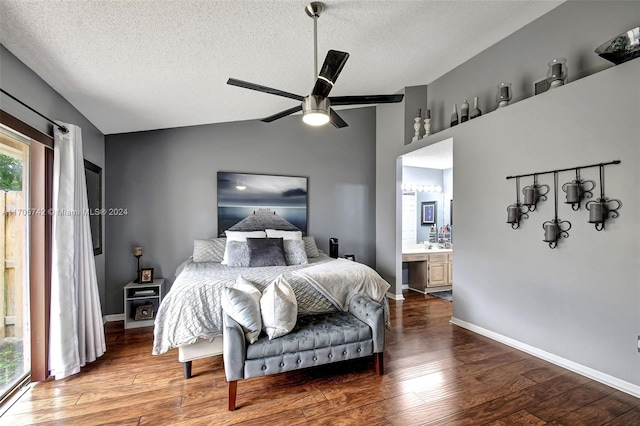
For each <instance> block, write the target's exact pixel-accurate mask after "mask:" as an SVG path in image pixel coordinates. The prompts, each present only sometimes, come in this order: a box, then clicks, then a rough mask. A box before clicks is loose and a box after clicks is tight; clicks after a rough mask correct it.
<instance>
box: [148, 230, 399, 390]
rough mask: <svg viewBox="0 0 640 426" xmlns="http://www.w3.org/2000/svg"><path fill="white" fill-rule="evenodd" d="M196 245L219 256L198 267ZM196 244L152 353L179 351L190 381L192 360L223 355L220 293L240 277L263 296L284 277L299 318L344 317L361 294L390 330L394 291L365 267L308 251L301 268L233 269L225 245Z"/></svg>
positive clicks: (163, 310)
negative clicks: (376, 306)
mask: <svg viewBox="0 0 640 426" xmlns="http://www.w3.org/2000/svg"><path fill="white" fill-rule="evenodd" d="M312 238H313V237H305V247H309V246H315V241H313V239H312ZM197 241H208V242H211V241H215V244H214V245H217V249H216V250H217V253H216V254H214V255H210V256H209V257H206V256H205V258H204V260H205V261H198V260H203V258H202V256H196V252H197ZM197 241H196V242H195V243H194V256H193V257H192V258H191V259H189V260H187V261H185V262H184V263H183V264H182V265H181V266H180V267H179V270H178V271H177V277H176V280H175V282H174V283H173V285H172V287H171V290H170V291H169V292H168V293H167V295H166V296H165V297H164V299H163V301H162V304H161V305H160V308H159V309H158V312H157V315H156V319H155V329H154V344H153V351H152V353H153V354H154V355H159V354H162V353H165V352H167V351H169V350H170V349H174V348H178V349H179V360H180V362H182V363H183V367H184V375H185V377H186V378H188V377H190V376H191V361H192V360H194V359H197V358H203V357H208V356H214V355H220V354H221V353H222V341H221V337H222V329H223V325H222V309H221V298H220V290H221V289H222V288H223V287H224V286H230V285H233V283H234V282H235V281H236V279H237V278H238V277H239V276H241V277H242V278H244V279H246V280H248V281H250V282H251V283H252V284H253V285H255V287H256V288H257V289H258V290H260V291H262V290H264V288H266V287H267V286H268V285H269V284H270V283H271V282H272V281H273V280H274V279H275V278H276V277H278V276H280V275H282V276H283V277H284V278H285V279H286V280H287V281H288V282H289V284H290V285H291V287H292V288H293V290H294V293H295V297H296V300H297V303H298V316H303V315H313V314H319V313H327V312H335V311H346V310H348V303H349V301H350V299H351V297H353V296H354V295H355V294H363V295H365V296H367V297H369V298H370V299H372V300H375V301H377V302H380V303H382V304H383V305H384V306H385V318H386V322H387V324H388V301H387V299H386V296H385V294H386V292H387V290H388V289H389V287H390V285H389V284H388V283H387V282H386V281H385V280H384V279H382V278H381V277H380V275H378V274H377V272H375V271H374V270H373V269H371V268H370V267H368V266H366V265H364V264H361V263H357V262H353V261H351V260H346V259H333V258H330V257H329V256H327V255H326V254H324V253H322V252H321V251H318V250H317V248H315V253H313V251H314V250H313V247H311V249H310V250H306V251H305V253H309V252H311V255H310V256H307V259H306V262H304V263H301V264H290V265H287V266H258V267H247V266H230V265H229V264H227V265H225V264H223V263H222V262H221V261H219V260H221V259H220V258H221V256H220V254H221V251H222V246H223V245H224V247H225V249H226V250H228V247H227V243H226V241H225V239H222V238H218V239H212V240H197ZM311 243H312V244H311ZM232 244H233V243H231V242H230V243H229V244H228V245H229V246H231V245H232ZM214 251H215V250H214ZM307 262H308V263H307ZM288 263H289V262H288ZM293 263H296V262H293Z"/></svg>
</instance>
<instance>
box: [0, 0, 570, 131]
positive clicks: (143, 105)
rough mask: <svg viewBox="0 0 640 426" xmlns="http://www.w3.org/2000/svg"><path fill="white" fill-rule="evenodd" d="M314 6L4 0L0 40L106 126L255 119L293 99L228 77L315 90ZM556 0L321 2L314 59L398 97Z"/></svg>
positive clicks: (339, 90)
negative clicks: (334, 59) (336, 54)
mask: <svg viewBox="0 0 640 426" xmlns="http://www.w3.org/2000/svg"><path fill="white" fill-rule="evenodd" d="M307 3H308V2H307V1H292V0H288V1H287V0H285V1H194V0H180V1H169V0H146V1H142V0H130V1H124V0H123V1H119V0H90V1H82V0H74V1H69V0H67V1H55V0H46V1H36V0H31V1H16V0H0V23H1V25H0V41H1V42H2V44H3V45H4V46H5V47H6V48H7V49H9V50H10V51H11V52H12V53H13V54H14V55H16V56H17V57H18V58H19V59H20V60H21V61H23V62H24V63H25V64H26V65H27V66H29V67H30V68H31V69H33V70H34V71H35V72H36V73H37V74H38V75H39V76H40V77H42V79H44V80H45V81H46V82H47V83H48V84H49V85H51V86H52V87H53V88H54V89H55V90H56V91H58V92H59V93H60V94H61V95H62V96H64V97H65V98H66V99H67V100H68V101H69V102H71V104H73V105H74V106H75V107H76V108H77V109H78V110H79V111H80V112H81V113H83V114H84V115H85V116H86V117H87V118H88V119H89V120H90V121H91V122H92V123H94V124H95V125H96V126H97V127H98V129H100V130H101V131H102V132H103V133H105V134H112V133H122V132H131V131H139V130H149V129H159V128H168V127H179V126H189V125H197V124H206V123H219V122H228V121H238V120H248V119H256V118H263V117H265V116H268V115H271V114H273V113H276V112H278V111H280V110H283V109H287V108H290V107H292V106H295V104H296V101H293V100H291V99H285V98H280V97H277V96H272V95H267V94H264V93H258V92H253V91H249V90H246V89H241V88H237V87H232V86H228V85H226V81H227V79H228V78H229V77H234V78H238V79H241V80H247V81H251V82H255V83H259V84H263V85H266V86H270V87H274V88H278V89H281V90H285V91H289V92H293V93H297V94H300V95H303V96H304V95H307V94H308V93H309V92H310V91H311V88H312V85H313V21H312V20H311V18H309V17H308V16H307V15H306V14H305V13H304V6H305V5H306V4H307ZM560 3H561V2H558V1H553V2H551V1H549V2H548V1H334V0H327V1H325V5H326V10H325V11H324V13H323V14H322V16H321V17H320V18H319V20H318V49H319V56H320V59H319V61H320V63H321V62H322V60H323V59H324V56H325V55H326V52H327V50H329V49H336V50H343V51H347V52H349V53H350V55H351V56H350V58H349V61H348V62H347V64H346V66H345V68H344V69H343V72H342V74H341V75H340V78H339V79H338V81H337V84H336V87H335V88H334V90H333V92H332V95H336V96H340V95H366V94H387V93H396V92H398V91H399V90H401V89H402V88H403V87H405V86H415V85H421V84H426V83H428V82H430V81H432V80H434V79H435V78H437V77H439V76H441V75H442V74H444V73H446V72H447V71H449V70H451V69H452V68H454V67H455V66H457V65H459V64H461V63H462V62H464V61H465V60H467V59H469V58H471V57H472V56H474V55H475V54H477V53H478V52H480V51H482V50H484V49H486V48H487V47H489V46H491V45H492V44H494V43H496V42H497V41H499V40H501V39H502V38H504V37H506V36H507V35H509V34H511V33H512V32H514V31H515V30H517V29H519V28H521V27H522V26H524V25H526V24H527V23H529V22H531V21H532V20H534V19H536V18H537V17H539V16H541V15H543V14H544V13H546V12H548V11H549V10H551V9H553V8H554V7H556V6H557V5H558V4H560ZM3 88H4V89H5V90H8V91H9V92H10V91H11V90H10V89H11V88H8V87H7V88H5V87H3ZM54 118H55V117H54ZM271 125H276V124H275V123H272V124H271Z"/></svg>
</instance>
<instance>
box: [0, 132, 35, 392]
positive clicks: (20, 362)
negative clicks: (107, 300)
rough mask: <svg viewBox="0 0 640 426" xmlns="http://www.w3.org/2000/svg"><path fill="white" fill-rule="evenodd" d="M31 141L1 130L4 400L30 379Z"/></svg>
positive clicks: (0, 371)
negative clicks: (29, 243) (29, 242)
mask: <svg viewBox="0 0 640 426" xmlns="http://www.w3.org/2000/svg"><path fill="white" fill-rule="evenodd" d="M43 213H44V212H36V211H32V210H30V208H29V139H28V138H26V137H24V136H22V135H20V134H19V133H16V132H13V131H12V130H11V129H9V128H7V127H4V126H0V214H1V215H2V216H1V217H0V400H3V399H4V398H5V397H6V396H7V395H8V394H10V393H11V392H12V391H13V390H14V389H15V388H16V386H18V385H20V384H21V383H23V382H25V380H26V379H27V378H28V377H29V374H30V364H31V363H30V356H31V350H30V330H29V264H28V259H29V245H28V241H29V238H28V237H29V217H30V215H32V214H43Z"/></svg>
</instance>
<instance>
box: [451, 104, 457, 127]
mask: <svg viewBox="0 0 640 426" xmlns="http://www.w3.org/2000/svg"><path fill="white" fill-rule="evenodd" d="M457 124H458V106H457V105H456V104H453V111H452V112H451V127H453V126H455V125H457Z"/></svg>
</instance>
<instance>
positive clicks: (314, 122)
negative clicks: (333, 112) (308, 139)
mask: <svg viewBox="0 0 640 426" xmlns="http://www.w3.org/2000/svg"><path fill="white" fill-rule="evenodd" d="M302 121H304V122H305V123H306V124H308V125H310V126H323V125H325V124H327V123H328V122H329V115H328V114H327V113H325V112H313V111H311V112H307V113H305V114H304V115H303V116H302Z"/></svg>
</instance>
